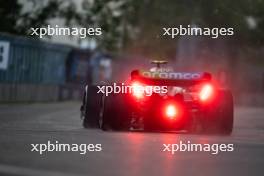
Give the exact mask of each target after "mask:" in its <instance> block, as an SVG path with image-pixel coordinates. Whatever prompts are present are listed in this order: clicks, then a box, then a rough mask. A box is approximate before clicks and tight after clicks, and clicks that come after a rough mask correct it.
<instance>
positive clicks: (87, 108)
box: [80, 85, 102, 128]
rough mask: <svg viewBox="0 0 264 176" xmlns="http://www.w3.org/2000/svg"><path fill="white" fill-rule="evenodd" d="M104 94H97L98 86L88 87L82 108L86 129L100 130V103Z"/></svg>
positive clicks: (83, 123) (82, 117)
mask: <svg viewBox="0 0 264 176" xmlns="http://www.w3.org/2000/svg"><path fill="white" fill-rule="evenodd" d="M101 97H102V94H98V93H97V87H96V86H93V85H91V86H86V88H85V92H84V95H83V104H82V106H81V109H80V110H81V119H83V122H82V125H83V127H84V128H98V123H97V121H98V118H99V110H100V101H101Z"/></svg>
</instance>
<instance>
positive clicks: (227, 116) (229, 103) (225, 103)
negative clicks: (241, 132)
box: [202, 90, 234, 135]
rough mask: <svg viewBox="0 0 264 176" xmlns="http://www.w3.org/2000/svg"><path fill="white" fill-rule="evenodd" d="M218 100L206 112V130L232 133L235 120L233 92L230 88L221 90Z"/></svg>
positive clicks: (204, 124)
mask: <svg viewBox="0 0 264 176" xmlns="http://www.w3.org/2000/svg"><path fill="white" fill-rule="evenodd" d="M216 101H217V102H216V103H215V104H214V105H213V106H212V107H211V108H210V109H209V110H208V111H206V113H205V114H206V115H205V118H204V119H203V123H202V124H203V129H204V132H209V133H218V134H224V135H230V134H231V133H232V131H233V122H234V103H233V96H232V93H231V92H230V91H228V90H220V91H219V94H218V98H217V100H216Z"/></svg>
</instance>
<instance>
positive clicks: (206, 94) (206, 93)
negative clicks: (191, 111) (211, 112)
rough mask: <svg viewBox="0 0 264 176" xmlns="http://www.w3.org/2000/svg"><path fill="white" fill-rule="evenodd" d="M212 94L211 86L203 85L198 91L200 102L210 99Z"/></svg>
mask: <svg viewBox="0 0 264 176" xmlns="http://www.w3.org/2000/svg"><path fill="white" fill-rule="evenodd" d="M213 93H214V88H213V86H212V85H211V84H205V85H203V86H202V89H201V91H200V94H199V96H200V100H201V101H203V102H204V101H207V100H209V99H211V98H212V96H213Z"/></svg>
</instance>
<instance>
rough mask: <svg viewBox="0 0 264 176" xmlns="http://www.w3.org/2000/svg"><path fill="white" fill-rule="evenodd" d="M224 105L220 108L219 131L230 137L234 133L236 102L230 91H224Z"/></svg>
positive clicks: (222, 94)
mask: <svg viewBox="0 0 264 176" xmlns="http://www.w3.org/2000/svg"><path fill="white" fill-rule="evenodd" d="M220 94H221V97H222V104H221V106H220V113H219V115H220V119H221V123H220V124H219V130H220V132H221V133H222V134H227V135H230V134H231V133H232V131H233V123H234V102H233V96H232V94H231V92H230V91H222V92H221V93H220Z"/></svg>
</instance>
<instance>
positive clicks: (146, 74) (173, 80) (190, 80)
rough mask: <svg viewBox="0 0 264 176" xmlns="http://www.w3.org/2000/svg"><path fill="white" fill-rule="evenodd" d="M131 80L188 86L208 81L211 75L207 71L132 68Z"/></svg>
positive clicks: (150, 83) (152, 83) (153, 83)
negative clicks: (161, 70)
mask: <svg viewBox="0 0 264 176" xmlns="http://www.w3.org/2000/svg"><path fill="white" fill-rule="evenodd" d="M131 80H132V81H133V80H138V81H141V82H142V83H145V84H149V85H172V86H173V85H175V86H177V85H179V86H184V85H186V86H188V85H193V84H197V83H201V82H210V81H211V80H212V75H211V74H210V73H208V72H151V71H142V70H134V71H132V72H131Z"/></svg>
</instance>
